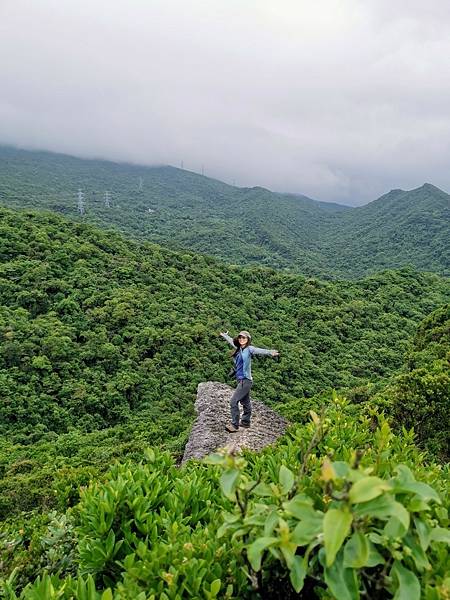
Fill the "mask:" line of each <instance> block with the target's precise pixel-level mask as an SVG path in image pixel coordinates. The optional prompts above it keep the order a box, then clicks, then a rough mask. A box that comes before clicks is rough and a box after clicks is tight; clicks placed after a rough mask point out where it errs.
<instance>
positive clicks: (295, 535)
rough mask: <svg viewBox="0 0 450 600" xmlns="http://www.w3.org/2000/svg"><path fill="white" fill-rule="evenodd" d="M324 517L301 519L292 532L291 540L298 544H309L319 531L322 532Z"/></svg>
mask: <svg viewBox="0 0 450 600" xmlns="http://www.w3.org/2000/svg"><path fill="white" fill-rule="evenodd" d="M322 528H323V518H322V517H319V518H317V517H316V518H312V519H309V520H304V521H300V523H298V525H296V527H295V529H294V531H293V532H292V534H291V540H292V541H293V542H294V543H295V544H297V546H307V545H308V544H309V543H310V542H312V540H313V539H314V538H316V537H317V536H318V535H319V533H322Z"/></svg>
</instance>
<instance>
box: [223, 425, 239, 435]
mask: <svg viewBox="0 0 450 600" xmlns="http://www.w3.org/2000/svg"><path fill="white" fill-rule="evenodd" d="M225 429H226V430H227V431H229V432H230V433H236V431H239V427H235V426H234V425H226V426H225Z"/></svg>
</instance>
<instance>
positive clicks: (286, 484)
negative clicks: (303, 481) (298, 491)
mask: <svg viewBox="0 0 450 600" xmlns="http://www.w3.org/2000/svg"><path fill="white" fill-rule="evenodd" d="M278 480H279V482H280V485H281V492H282V493H283V494H287V493H288V492H289V491H290V490H291V489H292V486H293V485H294V481H295V478H294V473H293V472H292V471H291V470H290V469H288V468H287V467H285V466H284V465H281V467H280V473H279V475H278Z"/></svg>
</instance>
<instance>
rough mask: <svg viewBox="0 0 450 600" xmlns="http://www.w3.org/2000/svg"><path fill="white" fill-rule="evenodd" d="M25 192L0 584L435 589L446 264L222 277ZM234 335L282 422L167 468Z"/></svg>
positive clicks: (10, 260)
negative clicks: (346, 273)
mask: <svg viewBox="0 0 450 600" xmlns="http://www.w3.org/2000/svg"><path fill="white" fill-rule="evenodd" d="M74 160H75V159H74ZM65 161H66V157H63V159H62V163H63V170H64V169H65V168H66V164H65ZM81 162H83V161H81ZM38 163H39V161H38ZM39 165H40V166H39ZM39 165H38V166H37V167H36V168H37V170H38V171H39V169H40V168H41V166H42V165H41V163H39ZM128 168H129V167H127V166H125V167H124V169H128ZM107 170H108V169H107ZM162 171H163V172H164V171H165V169H162ZM87 173H88V171H87ZM54 175H55V177H58V175H57V170H56V171H55V173H54ZM181 176H182V177H184V173H183V174H181ZM192 176H193V177H194V179H195V178H196V177H197V176H194V175H192ZM216 183H217V184H218V182H216ZM216 183H214V182H213V185H216ZM45 185H47V184H45ZM45 185H44V186H43V188H42V195H43V197H45V196H46V194H47V192H46V191H45ZM220 185H222V184H220ZM30 190H31V188H30ZM429 191H430V198H431V200H430V202H431V203H433V202H434V200H433V198H432V197H433V195H434V193H435V192H434V188H430V189H429ZM39 193H40V192H39ZM174 193H175V192H174ZM252 193H253V192H252ZM254 193H256V192H254ZM264 193H266V192H264ZM267 193H268V192H267ZM136 194H139V190H138V191H137V192H136ZM403 194H404V193H403V192H400V191H396V192H394V193H392V194H391V195H388V199H387V200H386V199H385V200H383V199H380V202H382V203H383V205H384V206H388V205H389V207H390V208H389V210H390V211H391V218H394V217H393V215H395V212H396V211H397V209H398V204H397V202H398V201H399V199H400V200H401V199H403V200H402V201H405V197H404V195H403ZM130 197H131V196H130ZM136 197H137V196H136ZM421 197H422V199H423V196H421ZM9 199H10V200H11V196H10V198H9ZM296 201H297V200H296ZM406 201H407V200H406ZM308 202H309V203H310V204H309V206H310V207H313V208H312V211H313V212H314V211H315V210H316V207H315V204H314V202H313V201H309V200H305V206H306V205H307V204H308ZM12 204H14V202H13V203H12ZM25 204H26V202H25V203H22V202H21V201H20V198H19V196H17V202H16V205H17V206H21V207H22V208H21V210H11V209H7V208H0V597H4V598H8V599H9V600H14V599H17V598H21V599H22V600H32V599H37V598H39V599H40V598H46V599H47V598H64V599H65V600H73V599H76V600H86V599H87V600H108V599H114V600H135V599H136V598H139V600H151V599H156V598H158V600H163V599H164V600H167V598H174V599H179V598H182V599H184V598H204V599H205V600H206V599H210V598H219V597H220V598H249V599H250V598H255V597H259V598H270V599H271V600H272V599H273V598H275V597H277V596H276V594H277V593H278V592H277V590H279V589H281V588H280V585H281V586H282V589H283V594H285V595H284V596H283V599H284V598H297V597H298V598H304V599H306V598H308V599H314V600H316V599H317V600H318V599H319V598H320V599H322V600H331V598H337V600H341V599H342V600H357V599H358V598H359V597H360V595H361V594H362V595H366V597H370V598H376V599H377V600H378V599H379V600H383V599H385V598H389V597H392V596H395V594H396V595H397V596H395V597H398V598H402V597H403V598H408V600H411V599H413V600H419V599H420V598H421V597H423V598H426V599H427V600H441V599H443V598H445V594H446V593H447V591H448V590H449V589H450V585H449V582H448V580H447V579H446V569H447V566H448V560H449V554H448V550H447V545H448V543H449V538H448V533H447V529H446V528H448V524H449V520H448V508H449V506H448V494H447V495H446V490H448V464H447V465H446V464H445V461H446V460H448V456H449V448H448V414H449V410H450V406H449V399H450V376H449V359H450V335H449V332H450V304H449V302H450V283H449V281H448V279H445V278H444V277H441V276H440V275H438V274H433V273H430V272H428V273H424V272H419V271H417V270H415V269H413V268H402V269H398V270H385V271H382V272H378V273H374V274H372V275H370V276H366V277H365V278H363V279H359V280H351V281H345V280H338V281H334V282H333V281H321V280H319V279H316V278H314V277H308V276H305V275H296V274H292V273H291V274H289V273H283V272H280V271H275V270H273V269H271V268H267V267H256V266H253V267H247V268H243V267H240V266H237V265H233V264H227V263H224V262H220V261H218V260H217V259H215V258H212V257H210V256H207V255H206V254H203V255H202V254H194V253H193V252H191V251H188V250H184V251H179V250H178V251H175V250H173V249H167V248H163V247H161V246H159V245H156V244H153V243H150V242H148V241H147V242H145V241H142V240H141V241H138V240H135V241H132V240H129V239H126V238H124V237H123V236H122V235H121V234H119V233H118V232H116V231H105V230H104V229H100V228H95V227H94V226H92V225H90V224H87V223H86V222H80V221H78V222H77V221H76V219H71V220H68V219H66V218H63V217H61V216H59V215H56V214H53V213H51V212H40V211H34V210H28V209H25V210H24V209H23V206H24V205H25ZM32 204H35V205H39V203H35V202H33V203H32ZM47 208H51V207H50V206H47ZM363 208H365V207H363ZM326 210H328V211H329V212H330V214H333V211H335V216H336V215H337V214H338V213H340V212H342V214H348V212H349V211H348V209H346V208H341V207H340V208H336V209H335V208H334V207H332V206H331V207H327V208H325V209H324V211H326ZM355 210H356V209H355ZM361 210H362V209H361ZM370 210H372V208H371V209H370ZM63 212H64V211H63ZM354 214H356V213H354ZM367 214H368V213H367ZM333 218H334V217H333ZM336 218H339V217H336ZM369 221H370V219H369V220H368V221H367V222H366V224H365V227H367V228H369V227H370V222H369ZM105 224H107V223H103V225H105ZM208 227H209V225H208ZM169 229H170V228H169ZM169 229H168V230H167V231H169ZM419 229H420V228H419ZM419 229H417V231H419ZM209 231H210V230H209ZM130 232H131V229H130ZM134 233H136V232H134ZM135 237H139V236H135ZM367 237H368V238H369V237H370V235H369V231H368V230H367ZM399 241H401V240H400V238H399ZM402 243H404V240H403V242H402ZM345 253H346V249H345V248H343V249H342V253H338V254H340V255H341V258H342V257H344V256H346V257H347V260H350V258H349V257H350V254H345ZM342 260H343V259H342ZM244 262H245V261H244ZM269 262H270V261H269ZM388 262H389V261H388ZM242 328H246V329H249V330H250V331H251V332H252V334H253V340H254V343H255V344H257V345H259V346H264V347H268V348H277V349H279V350H280V353H281V359H280V360H279V361H276V360H265V361H260V362H257V363H256V364H255V369H254V370H255V387H254V393H255V396H258V397H259V398H260V399H261V400H264V401H265V402H267V403H270V404H271V405H272V406H273V407H274V408H275V409H276V410H278V411H280V412H281V413H283V414H284V415H285V416H287V417H288V418H289V420H290V421H291V422H292V423H294V424H295V423H297V424H295V425H293V426H292V428H291V429H290V431H289V433H288V434H287V435H286V436H285V437H284V438H283V439H282V440H281V442H280V443H279V444H278V445H277V447H275V448H268V449H266V450H265V451H264V452H263V453H262V454H261V455H259V456H258V455H254V454H247V455H245V457H243V458H239V457H233V456H227V455H226V454H218V455H215V456H214V457H211V458H210V462H211V464H210V465H206V464H201V465H198V464H195V463H194V464H188V465H187V466H185V467H184V468H182V469H180V468H178V467H177V466H176V464H175V462H174V459H175V460H176V459H177V458H178V457H179V456H180V454H181V453H182V449H183V445H184V443H185V441H186V438H187V434H188V431H189V428H190V425H191V423H192V421H193V417H194V415H193V401H194V398H195V391H196V386H197V384H198V383H199V382H200V381H205V380H208V379H210V380H219V381H226V378H227V372H228V371H229V367H230V362H229V360H230V359H229V353H228V348H227V346H226V344H225V343H224V342H223V340H222V339H221V338H220V337H219V335H218V334H219V332H220V331H221V330H224V329H229V330H230V332H235V331H237V330H238V329H242ZM230 383H231V382H230ZM335 390H337V393H336V392H335ZM310 410H312V412H310ZM314 411H316V412H314ZM310 415H311V418H312V420H311V418H310ZM319 415H320V416H319ZM412 427H414V428H415V432H414V431H413V430H412V429H410V428H412ZM149 445H150V446H152V447H153V448H154V449H149V448H148V446H149ZM158 448H159V449H164V450H165V452H161V451H160V450H159V449H158ZM168 450H169V451H171V452H172V456H171V455H170V454H169V453H168V452H167V451H168ZM117 459H118V460H119V461H120V462H119V463H118V464H115V461H116V460H117ZM124 461H125V462H124ZM246 573H247V574H248V576H246V575H245V574H246ZM296 591H299V594H300V595H298V594H297V592H296ZM255 594H256V595H255Z"/></svg>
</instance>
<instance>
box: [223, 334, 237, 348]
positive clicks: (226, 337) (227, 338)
mask: <svg viewBox="0 0 450 600" xmlns="http://www.w3.org/2000/svg"><path fill="white" fill-rule="evenodd" d="M220 335H221V336H222V337H223V338H224V339H225V340H226V341H227V342H228V343H229V344H230V346H233V348H236V346H235V345H234V342H233V338H232V337H231V336H230V335H228V331H224V332H222V333H221V334H220Z"/></svg>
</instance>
